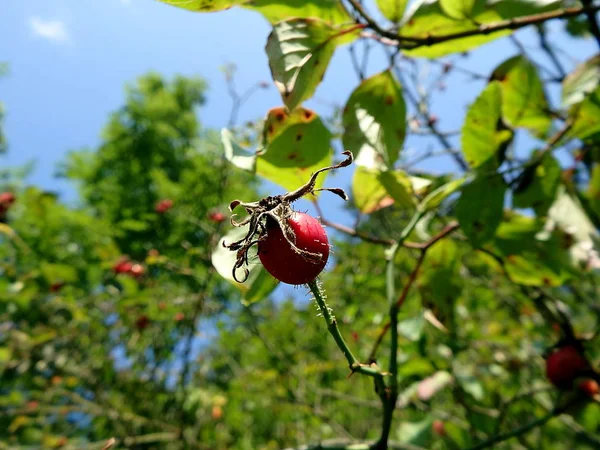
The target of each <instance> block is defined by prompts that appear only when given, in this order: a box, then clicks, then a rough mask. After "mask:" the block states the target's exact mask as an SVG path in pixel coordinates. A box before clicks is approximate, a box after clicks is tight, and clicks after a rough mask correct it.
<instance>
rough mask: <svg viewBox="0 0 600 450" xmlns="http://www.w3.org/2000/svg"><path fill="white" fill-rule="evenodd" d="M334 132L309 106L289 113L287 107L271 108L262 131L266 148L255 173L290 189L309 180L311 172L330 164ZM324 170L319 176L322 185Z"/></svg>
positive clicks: (262, 151)
mask: <svg viewBox="0 0 600 450" xmlns="http://www.w3.org/2000/svg"><path fill="white" fill-rule="evenodd" d="M330 140H331V133H330V132H329V130H328V129H327V128H326V127H325V125H324V124H323V122H322V121H321V119H320V118H319V117H318V116H317V115H316V114H315V113H314V112H313V111H310V110H308V109H304V108H299V109H297V110H295V111H293V112H291V113H288V112H287V111H286V110H285V109H284V108H274V109H272V110H270V111H269V113H268V115H267V118H266V120H265V125H264V131H263V149H262V150H261V151H260V156H259V158H258V160H257V162H256V173H257V174H258V175H260V176H262V177H264V178H266V179H267V180H269V181H272V182H273V183H277V184H279V185H280V186H283V187H284V188H286V189H287V190H288V191H291V190H294V189H296V188H298V187H299V186H301V185H303V184H304V183H306V182H307V181H308V179H309V178H310V176H311V174H312V173H313V172H314V171H316V170H318V169H320V168H322V167H326V166H329V165H331V161H332V151H331V147H330ZM324 179H325V174H323V175H321V176H319V178H318V180H317V187H319V186H322V184H323V180H324Z"/></svg>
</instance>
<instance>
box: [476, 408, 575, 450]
mask: <svg viewBox="0 0 600 450" xmlns="http://www.w3.org/2000/svg"><path fill="white" fill-rule="evenodd" d="M569 406H570V404H569ZM565 409H566V406H565V407H562V408H555V409H554V410H552V411H551V412H549V413H548V414H546V415H545V416H543V417H540V418H539V419H535V420H534V421H532V422H529V423H528V424H525V425H523V426H521V427H518V428H515V429H514V430H512V431H509V432H507V433H503V434H497V435H495V436H492V437H491V438H489V439H488V440H486V441H483V442H480V443H479V444H476V445H474V446H473V447H470V448H469V449H468V450H482V449H484V448H488V447H492V446H494V445H496V444H498V443H500V442H504V441H506V440H508V439H511V438H514V437H518V436H521V435H523V434H525V433H528V432H529V431H531V430H533V429H534V428H537V427H541V426H543V425H545V424H546V422H548V421H549V420H550V419H552V418H554V417H556V416H559V415H561V414H562V413H563V412H564V411H565Z"/></svg>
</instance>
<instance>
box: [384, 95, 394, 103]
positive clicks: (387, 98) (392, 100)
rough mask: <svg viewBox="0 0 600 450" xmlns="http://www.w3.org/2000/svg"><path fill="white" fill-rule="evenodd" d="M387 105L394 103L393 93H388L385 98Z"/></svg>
mask: <svg viewBox="0 0 600 450" xmlns="http://www.w3.org/2000/svg"><path fill="white" fill-rule="evenodd" d="M384 102H385V104H386V105H393V104H394V98H393V97H392V96H391V95H388V96H387V97H386V98H385V100H384Z"/></svg>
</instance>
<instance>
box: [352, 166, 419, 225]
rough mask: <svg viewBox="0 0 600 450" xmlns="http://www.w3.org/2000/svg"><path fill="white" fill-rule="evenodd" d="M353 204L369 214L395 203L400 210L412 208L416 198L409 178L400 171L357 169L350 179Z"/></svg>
mask: <svg viewBox="0 0 600 450" xmlns="http://www.w3.org/2000/svg"><path fill="white" fill-rule="evenodd" d="M352 196H353V198H354V204H355V205H356V207H357V208H358V209H359V210H360V211H361V212H363V213H366V214H370V213H372V212H374V211H377V210H378V209H381V208H385V207H387V206H390V205H391V204H393V203H396V205H397V206H399V207H401V208H414V206H415V204H416V197H415V194H414V192H413V185H412V182H411V179H410V177H409V176H408V175H407V174H406V173H405V172H402V171H383V172H382V171H379V170H369V169H367V168H365V167H360V166H359V167H357V168H356V170H355V171H354V176H353V178H352Z"/></svg>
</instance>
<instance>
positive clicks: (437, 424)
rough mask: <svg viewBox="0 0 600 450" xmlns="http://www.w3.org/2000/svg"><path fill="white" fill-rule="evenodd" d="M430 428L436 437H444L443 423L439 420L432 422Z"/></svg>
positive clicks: (444, 428)
mask: <svg viewBox="0 0 600 450" xmlns="http://www.w3.org/2000/svg"><path fill="white" fill-rule="evenodd" d="M431 428H432V429H433V432H434V433H435V434H437V435H438V436H442V437H443V436H446V427H445V426H444V422H442V421H441V420H434V421H433V423H432V424H431Z"/></svg>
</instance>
